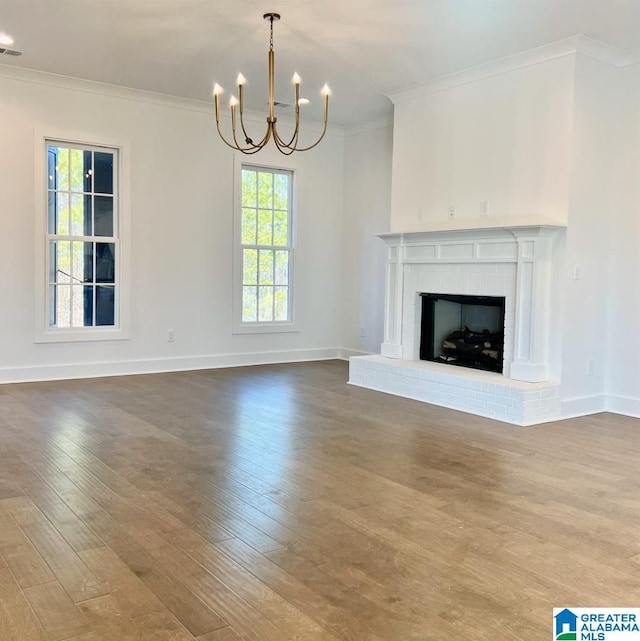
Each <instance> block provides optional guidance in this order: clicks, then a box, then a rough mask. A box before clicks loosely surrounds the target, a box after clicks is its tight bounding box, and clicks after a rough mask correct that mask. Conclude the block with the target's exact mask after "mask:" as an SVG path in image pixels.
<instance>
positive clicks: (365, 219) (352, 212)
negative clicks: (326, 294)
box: [341, 122, 393, 353]
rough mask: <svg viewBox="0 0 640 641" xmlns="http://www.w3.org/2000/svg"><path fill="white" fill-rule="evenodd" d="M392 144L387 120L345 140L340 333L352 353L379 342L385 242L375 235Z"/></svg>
mask: <svg viewBox="0 0 640 641" xmlns="http://www.w3.org/2000/svg"><path fill="white" fill-rule="evenodd" d="M392 147H393V126H392V124H391V123H390V122H388V123H379V124H375V125H372V126H370V127H367V128H365V129H361V130H356V131H352V132H348V133H347V135H346V138H345V164H344V166H345V186H344V189H345V191H344V223H343V237H342V252H343V268H342V277H341V286H342V300H343V305H344V307H343V310H342V311H343V314H342V323H343V326H342V336H343V346H344V347H345V348H347V349H349V350H353V351H357V352H368V353H378V352H379V351H380V344H381V343H382V340H383V334H384V318H383V315H384V287H385V270H386V263H387V246H386V245H385V243H384V242H383V241H382V240H380V239H379V238H376V237H375V234H381V233H384V232H387V231H389V218H390V198H391V154H392ZM362 333H364V336H362V335H361V334H362Z"/></svg>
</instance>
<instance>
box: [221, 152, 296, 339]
mask: <svg viewBox="0 0 640 641" xmlns="http://www.w3.org/2000/svg"><path fill="white" fill-rule="evenodd" d="M234 158H235V162H234V189H233V198H234V207H233V210H234V224H233V229H234V234H233V299H232V306H233V330H232V331H233V334H270V333H284V332H297V331H298V327H297V324H296V313H295V307H296V300H297V296H296V288H295V282H296V278H295V263H296V227H297V225H296V218H297V200H298V186H299V178H300V170H299V169H298V168H297V167H295V166H293V165H291V164H288V163H282V162H279V163H278V164H272V163H269V162H267V163H265V162H251V161H248V162H247V159H246V158H245V157H244V156H240V155H239V154H236V155H235V157H234ZM244 167H250V168H252V169H258V170H259V169H264V170H266V171H269V172H278V171H282V172H287V173H289V174H291V189H290V198H291V201H290V204H289V221H288V227H289V244H288V245H287V246H286V247H283V246H270V248H274V249H280V250H282V249H286V250H288V252H289V301H288V303H289V320H286V321H251V322H247V321H243V320H242V306H243V305H242V304H243V289H242V288H243V254H242V250H243V245H242V169H243V168H244Z"/></svg>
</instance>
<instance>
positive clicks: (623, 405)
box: [606, 65, 640, 416]
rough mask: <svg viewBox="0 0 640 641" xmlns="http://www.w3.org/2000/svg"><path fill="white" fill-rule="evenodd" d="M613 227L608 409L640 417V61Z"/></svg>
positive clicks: (625, 115)
mask: <svg viewBox="0 0 640 641" xmlns="http://www.w3.org/2000/svg"><path fill="white" fill-rule="evenodd" d="M619 74H620V85H621V92H622V96H621V99H620V109H619V110H618V121H617V123H618V136H617V140H618V144H617V146H616V149H615V150H613V152H612V154H611V155H610V156H609V160H610V161H611V162H612V163H615V183H614V188H613V192H612V194H611V200H610V208H609V216H608V222H609V226H610V230H611V232H610V233H611V242H610V252H609V255H608V256H607V262H608V265H609V283H608V292H609V301H608V304H607V310H608V329H607V339H608V340H607V353H606V377H607V380H606V391H607V400H608V408H609V409H611V410H613V411H618V412H622V413H627V414H632V415H635V416H640V332H638V331H637V330H638V328H639V327H640V288H639V287H638V278H639V276H640V66H638V65H636V66H633V67H628V68H625V69H621V70H620V71H619Z"/></svg>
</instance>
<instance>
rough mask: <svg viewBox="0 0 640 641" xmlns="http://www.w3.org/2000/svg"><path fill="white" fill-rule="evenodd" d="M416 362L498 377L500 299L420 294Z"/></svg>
mask: <svg viewBox="0 0 640 641" xmlns="http://www.w3.org/2000/svg"><path fill="white" fill-rule="evenodd" d="M420 298H421V299H422V314H421V322H420V359H421V360H423V361H434V362H436V363H446V364H447V365H455V366H459V367H471V368H474V369H482V370H486V371H489V372H498V373H499V374H502V370H503V361H504V312H505V300H506V299H505V297H504V296H468V295H458V294H430V293H421V294H420Z"/></svg>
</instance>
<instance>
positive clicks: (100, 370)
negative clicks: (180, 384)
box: [0, 347, 345, 384]
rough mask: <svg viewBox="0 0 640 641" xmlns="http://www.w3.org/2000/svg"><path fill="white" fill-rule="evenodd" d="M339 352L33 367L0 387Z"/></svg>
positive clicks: (11, 374) (12, 372)
mask: <svg viewBox="0 0 640 641" xmlns="http://www.w3.org/2000/svg"><path fill="white" fill-rule="evenodd" d="M344 351H345V350H342V349H340V348H336V347H329V348H312V349H299V350H283V351H273V352H251V353H247V354H214V355H209V356H184V357H176V358H157V359H146V360H135V361H115V362H98V363H74V364H68V365H39V366H33V367H14V368H10V367H8V368H0V383H2V384H5V383H35V382H39V381H59V380H70V379H77V378H104V377H105V376H129V375H135V374H159V373H162V372H184V371H191V370H199V369H219V368H222V367H248V366H251V365H272V364H277V363H300V362H306V361H323V360H333V359H341V358H344V356H343V352H344Z"/></svg>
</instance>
